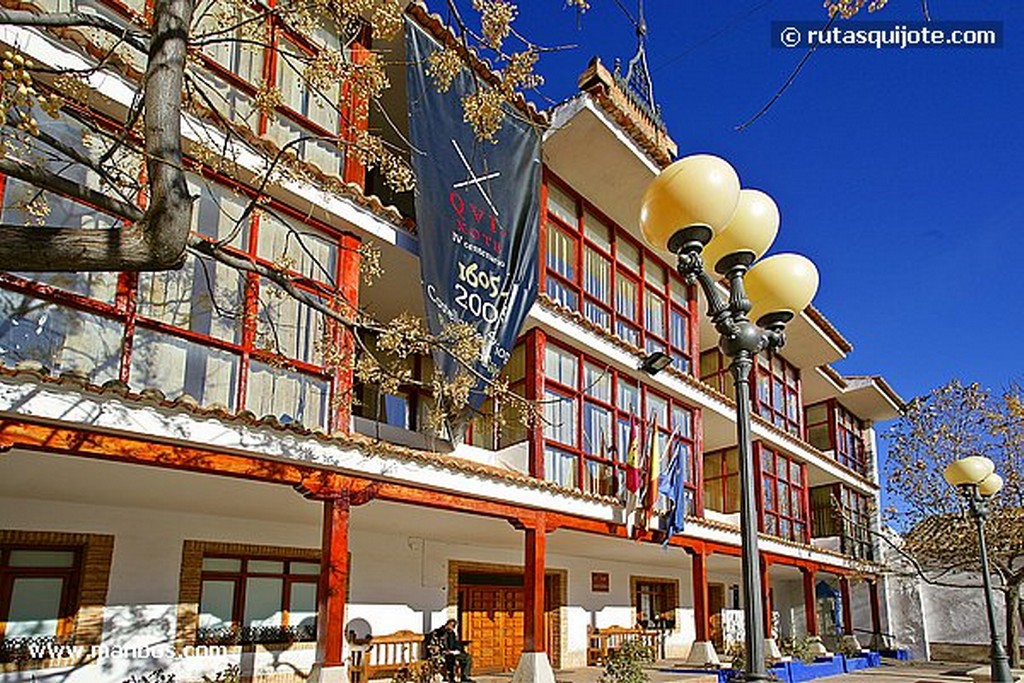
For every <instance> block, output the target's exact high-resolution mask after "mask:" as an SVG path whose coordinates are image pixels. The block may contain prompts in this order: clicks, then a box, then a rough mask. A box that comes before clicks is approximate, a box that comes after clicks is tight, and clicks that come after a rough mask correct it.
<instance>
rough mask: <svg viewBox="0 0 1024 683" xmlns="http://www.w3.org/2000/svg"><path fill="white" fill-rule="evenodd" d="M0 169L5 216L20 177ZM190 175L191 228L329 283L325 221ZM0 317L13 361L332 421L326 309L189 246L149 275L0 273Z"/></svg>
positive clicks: (71, 211)
mask: <svg viewBox="0 0 1024 683" xmlns="http://www.w3.org/2000/svg"><path fill="white" fill-rule="evenodd" d="M65 126H66V127H67V129H68V130H72V131H74V130H80V129H79V128H75V124H74V122H73V121H68V122H67V123H65ZM68 130H65V131H64V132H63V133H62V135H65V137H66V134H67V132H68ZM55 133H56V131H55ZM3 180H6V182H4V183H3V202H4V207H3V218H4V219H5V220H14V217H13V216H14V214H13V213H12V212H15V213H16V211H17V207H18V205H19V202H21V201H22V200H21V198H20V193H21V192H22V189H23V188H21V187H20V186H18V185H17V183H15V182H13V181H11V179H9V178H8V179H3ZM188 182H189V189H190V192H191V193H192V194H193V195H194V196H196V197H197V201H196V206H195V211H194V212H193V223H192V228H193V231H194V233H195V234H197V235H199V236H202V237H204V238H207V239H211V240H219V241H222V242H223V243H224V244H225V246H226V248H227V249H228V250H230V251H231V252H233V253H234V254H235V255H237V256H239V257H243V258H249V259H254V260H256V261H258V262H259V263H261V264H263V265H266V266H273V267H275V268H282V269H285V270H287V271H289V272H291V273H292V274H294V275H296V276H302V277H303V280H302V283H301V285H300V286H301V287H302V288H303V289H304V290H305V291H306V293H308V294H309V295H310V296H312V297H320V298H322V299H324V300H326V297H329V296H331V295H332V294H333V293H334V292H336V278H337V269H338V262H339V250H340V241H339V238H338V237H337V236H336V235H334V234H332V233H331V232H330V231H329V230H328V229H326V228H323V226H313V225H310V224H308V223H305V222H303V221H299V220H297V219H294V218H292V217H289V216H283V215H279V211H278V210H279V209H280V210H283V207H279V205H277V204H276V203H275V202H270V203H269V204H267V205H265V206H262V207H261V210H260V212H259V213H258V215H257V213H256V212H246V208H247V206H248V204H249V201H250V197H249V196H248V195H246V194H243V193H240V192H236V191H234V190H232V189H231V188H228V187H225V186H223V185H218V184H216V183H213V182H211V181H206V180H204V179H202V178H199V177H198V176H191V177H189V179H188ZM64 209H65V210H64V215H65V218H63V219H62V220H64V221H65V223H64V224H66V225H70V224H77V221H78V219H77V218H75V216H80V217H83V218H82V220H84V217H85V216H87V215H93V214H95V211H93V210H92V209H90V208H88V207H85V206H82V205H80V204H75V203H73V202H69V203H67V205H66V206H65V207H64ZM253 313H254V314H255V315H254V323H255V324H254V325H250V326H246V325H245V324H244V321H245V319H246V316H247V315H251V314H253ZM0 319H2V322H0V361H2V362H3V363H4V364H5V365H8V366H10V365H14V364H16V363H17V362H19V361H23V360H34V361H38V362H39V363H41V364H42V365H43V366H44V367H45V368H46V369H48V370H49V371H51V372H54V373H60V372H68V371H73V372H76V373H79V374H82V375H84V376H87V377H88V378H89V379H90V381H92V382H93V383H96V384H102V383H104V382H106V381H109V380H115V379H121V380H124V381H126V382H127V383H128V384H129V385H130V386H131V387H132V388H133V389H135V390H142V389H147V388H158V389H160V390H162V391H163V392H164V393H165V394H166V395H167V396H168V397H170V398H177V397H178V396H180V395H182V394H188V395H190V396H192V397H193V398H195V399H196V400H197V401H198V402H199V403H200V404H201V405H211V404H220V405H223V406H225V407H227V408H228V409H229V410H241V409H248V410H251V411H252V412H254V413H256V414H257V415H264V414H270V415H275V416H277V417H278V418H279V419H281V420H282V421H285V422H290V421H296V420H298V421H301V422H302V423H303V424H305V425H307V426H309V427H321V428H329V427H330V425H331V419H332V412H333V411H332V410H331V409H330V406H331V399H332V380H333V374H334V371H333V370H331V369H330V368H327V367H325V364H324V360H323V358H322V354H321V350H322V342H323V340H324V339H325V338H326V335H327V334H328V333H329V332H330V330H329V329H327V327H328V324H327V322H326V321H325V318H324V316H323V315H321V314H320V313H318V312H316V311H315V310H313V309H312V308H311V307H309V306H305V305H302V304H300V303H299V302H298V301H297V300H295V299H294V298H293V297H291V296H290V295H288V294H285V293H284V292H282V291H281V290H279V289H278V287H277V286H276V285H274V284H272V283H271V282H269V281H266V280H260V279H258V278H256V277H254V276H249V277H246V276H244V275H242V274H240V273H239V272H238V271H237V270H235V269H232V268H229V267H227V266H224V265H221V264H219V263H215V262H212V261H209V260H206V259H200V258H197V257H195V256H193V255H189V256H187V258H186V260H185V264H184V267H183V268H181V269H178V270H170V271H163V272H157V273H139V274H135V273H121V274H118V273H95V274H78V273H68V274H19V273H14V274H0ZM246 387H248V389H247V390H246Z"/></svg>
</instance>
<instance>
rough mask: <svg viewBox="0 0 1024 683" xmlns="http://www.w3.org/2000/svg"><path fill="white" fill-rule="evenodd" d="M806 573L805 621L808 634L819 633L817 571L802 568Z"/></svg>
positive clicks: (802, 571)
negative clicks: (816, 589)
mask: <svg viewBox="0 0 1024 683" xmlns="http://www.w3.org/2000/svg"><path fill="white" fill-rule="evenodd" d="M800 572H801V573H802V574H803V575H804V621H805V622H806V623H807V635H809V636H816V635H818V609H817V607H818V598H817V594H816V593H815V592H814V587H815V584H816V583H817V573H816V572H815V571H814V570H813V569H804V568H801V569H800Z"/></svg>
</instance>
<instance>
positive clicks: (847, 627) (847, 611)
mask: <svg viewBox="0 0 1024 683" xmlns="http://www.w3.org/2000/svg"><path fill="white" fill-rule="evenodd" d="M839 591H840V593H842V595H841V596H840V597H841V599H842V601H843V635H847V636H850V635H853V610H852V609H851V606H850V580H849V579H848V578H846V577H845V576H840V577H839Z"/></svg>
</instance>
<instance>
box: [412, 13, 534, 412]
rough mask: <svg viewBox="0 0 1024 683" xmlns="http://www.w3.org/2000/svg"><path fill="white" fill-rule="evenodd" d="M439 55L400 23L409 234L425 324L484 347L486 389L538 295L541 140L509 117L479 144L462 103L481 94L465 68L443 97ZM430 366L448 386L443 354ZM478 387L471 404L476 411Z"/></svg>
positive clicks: (451, 372)
mask: <svg viewBox="0 0 1024 683" xmlns="http://www.w3.org/2000/svg"><path fill="white" fill-rule="evenodd" d="M440 49H441V48H440V47H439V46H438V45H437V43H435V42H434V40H433V39H432V38H431V37H430V36H428V35H427V34H426V32H425V31H424V30H423V29H421V28H420V27H419V26H418V25H416V24H415V22H413V21H411V20H407V21H406V58H407V61H408V68H407V87H408V99H409V103H408V104H409V136H410V141H411V143H412V166H413V171H414V172H415V174H416V197H415V199H416V225H417V231H418V235H419V250H420V272H421V278H422V283H423V293H424V298H425V299H426V317H427V324H428V326H429V328H430V331H431V333H433V334H440V333H441V332H442V331H443V330H444V329H445V328H447V327H449V326H450V325H453V324H457V323H466V324H469V325H471V326H472V327H473V329H475V330H476V331H477V332H478V333H479V334H480V335H481V337H482V339H483V349H482V352H481V355H480V358H479V359H478V361H477V363H476V371H477V372H478V373H479V374H480V375H481V376H482V378H486V379H491V378H493V377H495V376H497V374H498V373H499V372H500V371H501V369H502V368H503V367H504V366H505V363H506V362H507V361H508V359H509V353H510V351H511V349H512V346H513V345H514V344H515V341H516V337H517V336H518V334H519V330H520V328H521V327H522V324H523V321H524V320H525V318H526V315H527V312H528V311H529V309H530V307H531V306H532V305H533V302H534V299H535V298H536V295H537V252H538V225H539V217H540V206H539V203H540V202H539V196H540V176H541V160H540V138H541V134H540V130H538V129H537V128H536V127H535V126H534V125H532V124H531V123H529V122H527V121H525V120H523V117H522V115H521V114H518V115H514V116H513V115H507V116H506V117H505V121H504V123H503V124H502V126H501V129H500V130H499V131H498V133H496V135H495V142H491V141H481V140H477V138H476V135H475V134H474V132H473V128H472V126H470V125H469V124H468V123H466V122H465V121H464V119H463V109H462V98H463V97H464V96H465V95H467V94H470V93H472V92H474V91H475V89H476V88H481V87H485V85H484V84H483V83H481V82H479V81H478V80H477V79H476V78H475V77H474V75H473V74H472V73H471V72H470V70H469V69H467V68H465V67H463V68H462V70H461V71H460V72H459V74H458V75H457V76H456V77H455V79H454V80H453V81H452V84H451V87H450V88H449V89H448V91H447V92H443V93H442V92H439V91H438V88H437V86H436V84H435V82H434V80H433V78H432V77H431V76H430V75H428V74H427V65H428V63H429V62H428V61H427V58H428V57H429V56H430V55H431V54H432V53H434V52H435V51H437V50H440ZM434 356H435V357H434V360H435V364H436V365H437V367H438V368H440V369H441V370H442V371H443V372H444V373H445V375H446V376H447V377H448V378H449V379H451V378H453V377H454V376H455V375H456V374H457V373H458V372H459V370H460V366H459V365H458V363H457V361H456V360H455V359H454V358H453V357H452V356H451V355H449V354H448V353H446V352H444V351H439V352H435V354H434ZM483 381H484V379H481V380H480V382H478V384H477V391H476V392H475V393H474V394H473V396H472V397H471V401H470V404H471V406H472V407H474V408H476V407H479V405H480V404H481V403H482V402H483V399H484V395H483V393H482V392H481V391H479V390H480V389H481V388H482V384H483Z"/></svg>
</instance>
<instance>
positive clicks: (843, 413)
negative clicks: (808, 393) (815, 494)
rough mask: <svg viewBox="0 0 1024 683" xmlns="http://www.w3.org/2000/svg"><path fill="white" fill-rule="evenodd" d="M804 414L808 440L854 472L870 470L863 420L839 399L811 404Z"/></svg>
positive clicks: (867, 472) (865, 472)
mask: <svg viewBox="0 0 1024 683" xmlns="http://www.w3.org/2000/svg"><path fill="white" fill-rule="evenodd" d="M804 416H805V419H806V421H807V442H808V443H810V444H811V445H812V446H814V447H815V448H817V449H818V450H820V451H824V452H826V453H829V454H831V455H832V457H833V458H834V459H835V460H836V462H838V463H839V464H841V465H843V466H845V467H849V468H850V469H851V470H853V471H854V472H857V473H858V474H861V475H864V476H868V475H869V474H870V472H869V471H868V466H869V461H870V459H869V458H868V454H867V446H866V444H865V438H864V423H863V421H861V420H860V419H859V418H858V417H857V416H856V415H854V414H853V413H851V412H850V411H849V410H847V409H846V408H845V407H843V406H842V405H841V404H840V403H839V402H838V401H836V400H835V399H829V400H828V401H824V402H822V403H816V404H814V405H812V406H807V408H806V410H805V411H804Z"/></svg>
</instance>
